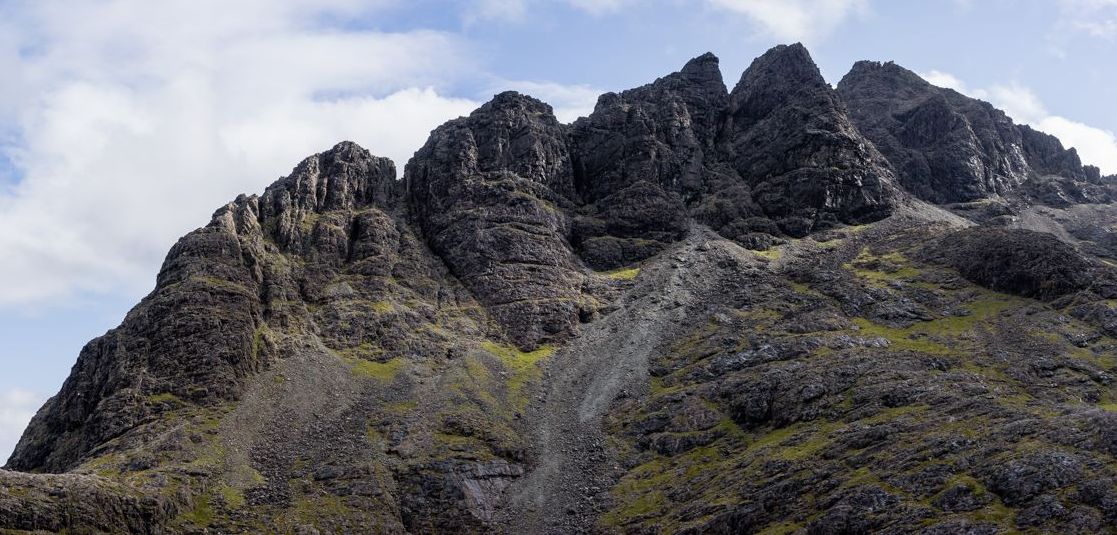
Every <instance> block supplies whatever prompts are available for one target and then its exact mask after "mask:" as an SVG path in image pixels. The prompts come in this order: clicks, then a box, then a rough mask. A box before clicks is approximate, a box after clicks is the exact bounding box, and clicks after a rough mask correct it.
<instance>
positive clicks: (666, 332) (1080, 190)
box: [0, 45, 1117, 533]
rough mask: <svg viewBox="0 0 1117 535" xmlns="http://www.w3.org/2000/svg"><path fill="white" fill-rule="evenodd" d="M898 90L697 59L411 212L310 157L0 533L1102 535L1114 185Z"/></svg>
mask: <svg viewBox="0 0 1117 535" xmlns="http://www.w3.org/2000/svg"><path fill="white" fill-rule="evenodd" d="M909 75H910V76H909ZM913 77H914V75H911V73H909V72H907V71H903V70H902V69H899V68H898V67H894V66H889V65H879V64H858V66H857V67H855V69H854V72H853V73H851V74H850V76H847V78H846V80H843V82H842V84H841V85H840V86H839V88H838V90H836V91H835V90H834V89H832V88H830V87H829V86H828V85H827V84H826V82H825V81H824V80H823V79H822V77H821V75H820V74H819V71H818V69H817V67H816V66H815V65H814V63H813V62H812V61H811V59H810V56H809V54H808V53H807V51H806V49H804V48H803V47H802V46H801V45H793V46H781V47H776V48H774V49H772V50H771V51H769V52H768V53H766V54H765V55H763V56H762V57H760V58H758V59H757V60H756V61H755V62H754V63H753V64H752V65H751V66H750V67H749V69H748V70H747V71H746V72H745V73H744V74H743V76H742V77H741V79H740V82H739V83H738V84H737V85H736V86H735V87H734V88H733V90H732V91H729V90H728V89H727V88H726V86H725V84H724V83H723V81H722V76H721V73H720V71H719V69H718V61H717V58H716V57H714V56H713V55H711V54H706V55H703V56H699V57H697V58H695V59H693V60H691V61H690V62H688V63H687V64H686V65H685V66H684V67H683V68H682V70H681V71H679V72H677V73H673V74H670V75H668V76H665V77H663V78H660V79H659V80H656V81H655V82H653V83H651V84H648V85H646V86H643V87H639V88H635V89H632V90H628V91H623V92H620V93H616V94H612V93H610V94H606V95H603V96H602V97H601V98H600V99H599V101H598V103H597V106H596V108H595V110H594V112H593V113H592V114H591V115H590V116H588V117H585V118H582V119H579V120H578V121H576V122H575V123H573V124H570V125H566V124H562V123H560V122H559V121H558V120H557V119H555V117H554V115H553V112H552V110H551V108H550V107H549V106H548V105H546V104H544V103H542V102H540V101H538V100H535V99H533V98H531V97H528V96H525V95H520V94H517V93H511V92H509V93H502V94H500V95H497V96H496V97H494V99H493V100H492V101H491V102H489V103H487V104H485V105H484V106H482V107H481V108H479V109H478V110H476V111H475V112H473V113H472V114H470V115H469V116H468V117H462V118H459V119H455V120H453V121H450V122H448V123H446V124H445V125H443V126H441V127H439V128H438V129H436V130H435V131H434V132H432V134H431V136H430V138H429V140H428V141H427V143H426V144H425V145H424V146H423V147H421V148H420V149H419V150H418V151H417V152H416V154H415V157H414V158H413V159H412V160H411V161H410V162H408V164H407V166H406V168H405V170H404V172H403V177H402V179H397V178H396V170H395V166H394V165H393V163H392V162H390V161H388V160H386V159H383V158H377V157H375V156H373V155H372V154H370V153H369V152H368V151H366V150H365V149H363V148H361V147H358V146H357V145H355V144H353V143H348V142H346V143H341V144H339V145H337V146H335V147H333V148H332V149H330V150H328V151H325V152H323V153H321V154H317V155H314V156H312V157H310V158H308V159H306V160H305V161H303V162H302V163H301V164H299V165H298V166H297V167H296V168H295V169H294V170H293V171H292V173H291V174H290V176H288V177H286V178H283V179H281V180H279V181H278V182H276V183H275V184H273V185H271V186H270V187H268V188H267V189H266V191H265V192H264V193H263V195H261V196H259V197H257V196H255V195H253V196H241V197H238V198H237V199H236V200H235V201H233V202H231V203H229V204H228V205H226V206H224V207H222V208H220V209H219V210H218V211H217V212H216V213H215V214H214V216H213V219H212V220H211V222H210V223H209V225H207V226H206V227H205V228H202V229H199V230H197V231H195V232H192V233H190V234H189V235H187V236H186V237H184V238H183V239H182V240H180V242H179V243H178V244H176V245H175V246H174V248H172V250H171V251H170V253H169V254H168V256H167V259H166V261H165V262H164V265H163V268H162V269H161V271H160V273H159V276H158V279H157V281H156V287H155V289H154V290H153V292H152V293H151V294H150V295H149V296H148V297H146V298H145V299H144V300H143V301H141V303H140V304H138V305H137V307H136V308H135V309H134V310H133V311H131V312H130V313H129V314H128V316H127V317H126V318H125V320H124V322H123V323H122V324H121V326H120V327H119V328H117V329H114V330H113V331H110V332H109V333H107V334H106V335H105V336H104V337H101V338H98V339H97V340H94V341H93V342H91V343H90V344H89V345H88V346H87V347H86V348H85V349H84V350H83V351H82V354H81V355H80V357H79V359H78V362H77V364H76V365H75V367H74V370H73V372H72V375H71V377H70V378H69V379H68V380H67V381H66V383H65V384H64V385H63V387H62V390H61V391H60V392H59V394H58V395H56V396H55V397H54V398H52V399H51V400H50V401H48V402H47V404H46V405H45V406H44V407H43V408H42V410H41V411H40V412H39V413H38V414H37V415H36V417H35V419H34V420H33V421H32V423H31V425H30V426H29V427H28V430H27V432H26V433H25V435H24V437H23V439H22V440H21V441H20V444H19V446H18V448H17V451H16V453H15V455H13V457H12V458H11V460H10V461H9V463H8V466H7V468H8V470H17V471H18V472H13V471H7V470H6V471H0V529H14V530H48V531H63V530H70V531H75V532H119V531H128V532H136V533H206V532H211V533H212V532H220V533H242V532H243V533H254V532H272V531H274V532H283V533H351V532H367V531H373V532H381V533H463V532H465V533H469V532H477V533H480V532H493V531H497V532H508V533H569V532H580V531H581V532H631V533H659V532H672V533H673V532H680V533H688V532H689V533H739V532H760V531H768V532H780V533H789V532H795V533H861V532H866V531H884V532H891V533H908V532H923V533H954V532H972V533H999V532H1009V531H1012V530H1035V531H1047V532H1076V531H1077V532H1095V531H1103V530H1105V529H1107V528H1108V527H1109V526H1112V525H1117V507H1115V506H1114V504H1117V493H1115V492H1114V488H1117V484H1115V481H1117V469H1115V466H1117V461H1115V459H1117V442H1115V441H1117V434H1114V432H1113V429H1115V428H1117V426H1115V425H1114V424H1117V421H1115V416H1114V415H1115V414H1117V413H1115V412H1114V404H1113V400H1115V399H1117V386H1115V385H1114V382H1113V380H1112V376H1113V373H1114V369H1115V368H1117V338H1114V337H1115V336H1117V308H1114V306H1113V303H1114V300H1115V299H1117V273H1115V272H1114V270H1113V268H1112V267H1111V266H1110V264H1108V263H1107V262H1105V261H1102V260H1101V259H1099V258H1098V255H1109V256H1114V254H1113V252H1117V247H1113V245H1115V244H1117V239H1113V238H1112V236H1111V235H1110V234H1109V231H1108V230H1106V229H1108V228H1110V227H1111V226H1113V225H1114V224H1115V223H1117V208H1114V206H1113V205H1111V204H1105V203H1108V199H1109V197H1108V195H1109V194H1108V193H1107V191H1108V189H1107V188H1108V187H1109V186H1108V184H1110V183H1111V182H1107V180H1111V179H1103V178H1101V177H1100V176H1097V175H1098V173H1096V170H1091V168H1088V167H1083V166H1081V164H1080V163H1079V162H1078V160H1077V156H1076V155H1075V154H1074V153H1073V152H1072V151H1064V150H1063V149H1062V147H1061V146H1060V145H1058V142H1057V141H1054V140H1053V138H1050V137H1047V136H1044V135H1043V134H1039V133H1035V132H1032V131H1030V130H1028V129H1025V128H1023V127H1017V126H1014V125H1012V123H1011V121H1009V120H1008V119H1007V118H1006V117H1004V115H1003V114H1001V113H1000V112H998V111H996V110H993V109H992V108H991V107H988V105H985V104H982V103H978V102H976V101H971V100H969V99H966V98H965V97H962V96H961V95H957V94H954V93H950V92H947V91H945V90H940V89H937V88H934V87H933V86H930V85H929V84H926V83H925V82H922V81H921V80H918V79H917V78H913ZM878 146H879V148H880V150H879V151H878V148H877V147H878ZM1051 188H1055V189H1054V190H1053V189H1051ZM1052 191H1056V192H1057V194H1054V195H1055V197H1051V196H1050V195H1048V194H1049V193H1051V192H1052ZM1045 192H1046V193H1045ZM909 193H910V194H909ZM912 194H913V195H914V196H915V197H918V198H913V196H912ZM920 198H921V199H923V200H919V199H920ZM1052 199H1055V200H1052ZM924 201H932V202H937V203H949V204H948V206H946V207H945V208H940V207H937V206H934V205H932V204H928V203H927V202H924ZM963 201H965V202H963ZM1037 201H1040V202H1042V203H1047V204H1046V205H1045V204H1037ZM1083 201H1088V202H1089V204H1082V203H1083ZM1052 205H1055V206H1052ZM948 210H949V211H948ZM1011 227H1027V228H1032V229H1044V230H1046V231H1047V232H1048V233H1037V232H1034V231H1032V230H1022V229H1020V228H1011Z"/></svg>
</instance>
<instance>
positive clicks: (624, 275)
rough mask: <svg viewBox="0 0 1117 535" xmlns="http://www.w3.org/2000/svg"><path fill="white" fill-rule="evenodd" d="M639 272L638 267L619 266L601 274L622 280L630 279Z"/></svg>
mask: <svg viewBox="0 0 1117 535" xmlns="http://www.w3.org/2000/svg"><path fill="white" fill-rule="evenodd" d="M639 274H640V268H638V267H633V268H620V269H614V270H612V271H606V272H605V273H602V275H604V276H605V277H607V278H610V279H613V280H622V281H630V280H632V279H635V278H636V276H637V275H639Z"/></svg>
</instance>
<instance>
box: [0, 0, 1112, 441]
mask: <svg viewBox="0 0 1117 535" xmlns="http://www.w3.org/2000/svg"><path fill="white" fill-rule="evenodd" d="M797 41H798V42H803V43H804V44H806V45H807V47H808V48H809V49H810V51H811V53H812V55H813V56H814V58H815V60H816V62H818V64H819V67H820V69H821V70H822V73H823V75H824V76H825V77H826V79H827V80H828V81H829V82H830V83H831V84H837V82H838V81H839V80H840V79H841V77H842V76H843V75H844V74H845V73H846V72H847V71H848V69H849V68H850V66H852V64H853V63H854V62H855V61H857V60H861V59H872V60H881V61H888V60H891V61H896V62H897V63H899V64H901V65H903V66H905V67H907V68H909V69H911V70H913V71H916V72H918V73H920V74H921V75H923V76H924V77H925V78H927V79H928V80H930V81H931V82H932V83H935V84H937V85H941V86H944V87H951V88H954V89H957V90H959V91H961V92H963V93H966V94H969V95H972V96H975V97H978V98H982V99H984V100H988V101H990V102H992V103H993V104H995V105H997V106H998V107H1000V108H1002V109H1005V110H1006V111H1007V112H1008V113H1009V115H1010V116H1012V117H1013V118H1015V119H1016V120H1017V122H1021V123H1027V124H1030V125H1033V126H1035V127H1036V128H1038V129H1040V130H1044V131H1046V132H1048V133H1051V134H1053V135H1056V136H1057V137H1059V138H1060V139H1061V140H1062V141H1063V142H1064V144H1065V145H1068V146H1074V147H1075V148H1077V149H1078V151H1079V153H1080V154H1081V155H1082V157H1083V159H1084V160H1085V161H1086V163H1090V164H1093V165H1097V166H1099V167H1101V168H1102V170H1103V171H1104V172H1106V173H1117V138H1115V136H1114V132H1117V105H1114V98H1113V95H1114V92H1115V88H1117V69H1115V68H1114V67H1115V66H1117V64H1115V62H1114V60H1113V58H1117V0H927V1H921V2H896V1H892V0H686V1H684V0H461V1H448V0H442V1H436V0H238V1H236V2H229V1H227V0H221V1H218V0H160V1H159V2H151V1H149V0H88V1H86V0H72V1H61V0H28V1H20V0H0V72H3V73H4V74H3V76H2V77H0V280H4V281H7V284H6V285H5V287H4V289H3V291H0V341H2V343H0V459H4V458H6V457H7V455H8V454H9V453H10V452H11V450H12V448H13V447H14V446H15V443H16V441H17V440H18V437H19V435H20V434H21V432H22V429H23V428H24V426H25V425H26V423H27V421H28V420H29V419H30V418H31V416H32V415H33V414H34V412H35V411H36V410H38V408H39V407H40V406H41V405H42V403H43V402H44V401H45V400H46V399H47V398H48V397H49V396H51V395H53V394H54V393H55V392H57V390H58V388H59V387H60V386H61V384H62V381H63V380H64V379H65V377H66V376H67V374H68V373H69V369H70V367H71V366H72V365H73V363H74V361H75V359H76V358H77V355H78V352H79V351H80V349H81V347H82V346H83V345H84V344H85V343H86V342H87V341H89V340H90V339H92V338H94V337H96V336H99V335H101V334H103V333H104V332H105V331H106V330H108V329H111V328H113V327H115V326H116V325H117V324H119V323H120V321H121V319H122V318H123V317H124V314H125V313H126V312H127V310H128V309H129V308H130V307H131V306H133V305H134V304H135V303H136V302H137V301H138V300H139V299H141V298H142V297H143V296H144V295H145V294H147V293H148V292H150V291H151V289H152V288H153V286H154V282H155V274H156V273H157V271H158V269H159V265H160V263H161V262H162V260H163V257H164V255H165V254H166V251H167V250H168V249H169V248H170V247H171V245H173V244H174V242H175V241H176V240H177V239H178V238H179V237H180V236H182V235H183V234H186V233H187V232H189V231H191V230H193V229H195V228H197V227H200V226H202V225H204V224H206V223H207V222H208V220H209V217H210V215H211V214H212V213H213V211H214V210H215V209H216V208H217V207H219V206H221V205H223V204H224V203H226V202H228V201H229V200H231V199H233V198H234V197H236V195H237V194H239V193H259V192H261V191H263V189H264V187H266V186H267V185H268V184H270V183H271V182H273V181H274V180H275V179H277V178H278V177H280V176H283V175H285V174H287V173H289V172H290V170H291V169H292V168H293V167H294V166H295V164H297V163H298V162H299V161H300V160H301V159H302V158H304V157H306V156H308V155H310V154H313V153H315V152H319V151H322V150H325V149H327V148H329V147H330V146H332V145H333V144H335V143H336V142H338V141H341V140H344V139H349V140H353V141H356V142H358V143H360V144H361V145H362V146H364V147H366V148H368V149H369V150H371V151H372V152H373V153H374V154H377V155H380V156H388V157H390V158H392V159H393V160H394V161H395V162H396V165H397V167H399V168H400V169H402V167H403V165H404V163H405V162H406V161H407V159H408V158H410V156H411V154H412V153H413V152H414V151H415V150H416V149H418V148H419V147H420V146H421V145H422V143H423V141H424V140H425V138H426V136H427V134H428V133H429V132H430V130H432V129H433V128H435V127H436V126H438V125H439V124H441V123H442V122H444V121H446V120H448V119H451V118H454V117H457V116H460V115H465V114H468V113H469V112H470V111H471V110H472V109H474V108H475V107H477V106H478V105H480V104H481V103H483V102H485V101H486V100H487V99H489V98H490V97H491V96H492V95H493V94H495V93H498V92H500V91H503V90H507V89H513V90H517V91H520V92H523V93H527V94H531V95H533V96H535V97H537V98H540V99H542V100H544V101H546V102H548V103H550V104H551V105H552V106H554V108H555V111H556V114H557V115H558V117H559V118H560V119H561V120H563V121H571V120H573V119H575V118H577V117H578V116H581V115H585V114H587V113H589V111H590V110H592V108H593V104H594V102H595V101H596V98H597V95H599V94H600V93H603V92H606V91H619V90H623V89H627V88H630V87H635V86H638V85H642V84H644V83H647V82H650V81H652V80H654V79H655V78H657V77H659V76H663V75H665V74H668V73H670V72H673V71H675V70H677V69H678V68H679V67H681V66H682V65H683V64H684V63H685V62H686V61H687V60H688V59H690V58H692V57H695V56H698V55H700V54H702V53H704V52H707V51H711V52H714V53H715V54H716V55H718V56H719V57H720V58H721V68H722V72H723V75H724V77H725V81H726V84H727V85H729V87H730V89H731V88H732V86H733V85H734V84H735V83H736V81H737V80H738V79H739V78H740V76H741V73H742V72H743V71H744V70H745V68H747V67H748V65H749V63H750V62H751V61H752V59H753V58H755V57H756V56H758V55H760V54H762V53H763V52H764V51H765V50H767V49H768V48H770V47H772V46H774V45H776V44H780V43H791V42H797Z"/></svg>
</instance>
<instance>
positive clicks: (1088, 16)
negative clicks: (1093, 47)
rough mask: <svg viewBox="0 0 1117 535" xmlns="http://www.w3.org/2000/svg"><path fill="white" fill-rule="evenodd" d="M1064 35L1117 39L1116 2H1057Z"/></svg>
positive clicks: (1066, 0) (1078, 0) (1100, 0)
mask: <svg viewBox="0 0 1117 535" xmlns="http://www.w3.org/2000/svg"><path fill="white" fill-rule="evenodd" d="M1059 4H1060V8H1061V20H1060V21H1059V22H1058V26H1059V27H1060V28H1061V29H1062V31H1063V32H1064V33H1065V32H1067V31H1071V32H1082V33H1085V34H1086V35H1089V36H1092V37H1101V38H1105V39H1114V38H1117V0H1059Z"/></svg>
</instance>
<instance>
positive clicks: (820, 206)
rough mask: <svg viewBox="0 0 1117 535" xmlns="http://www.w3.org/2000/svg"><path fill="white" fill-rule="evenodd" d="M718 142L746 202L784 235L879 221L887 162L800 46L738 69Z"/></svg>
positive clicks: (887, 202) (888, 187)
mask: <svg viewBox="0 0 1117 535" xmlns="http://www.w3.org/2000/svg"><path fill="white" fill-rule="evenodd" d="M722 139H723V140H724V146H725V149H726V151H727V153H728V155H727V161H729V162H730V163H731V164H732V166H733V168H734V170H736V172H737V173H738V174H739V175H740V176H741V177H742V178H743V179H744V181H745V182H746V183H747V184H748V186H749V187H750V188H751V190H752V198H753V200H754V201H755V202H756V204H757V205H758V206H759V207H760V208H761V209H762V210H763V211H764V214H765V215H767V216H768V217H769V218H771V219H773V220H774V221H776V223H777V224H779V225H780V227H781V229H782V230H784V231H785V232H787V233H789V234H791V235H794V236H802V235H805V234H806V233H807V232H810V231H811V230H813V229H816V228H825V227H826V226H829V225H831V224H833V223H836V222H843V223H856V222H864V221H873V220H876V219H880V218H882V217H885V216H887V215H888V214H889V213H890V210H891V206H892V204H893V203H894V202H895V198H896V196H897V192H896V190H895V189H894V186H893V182H894V177H893V176H892V172H891V170H890V169H889V168H888V164H887V162H885V161H884V158H883V157H881V156H880V154H879V153H877V151H876V150H875V149H874V148H873V146H872V144H871V143H869V142H868V141H866V140H865V138H863V137H861V134H860V133H859V132H858V131H857V129H856V128H855V127H854V126H853V123H852V122H851V121H850V119H849V117H847V115H846V111H845V106H844V105H843V104H842V102H841V100H840V99H839V97H838V95H837V93H835V92H834V90H832V89H831V88H830V86H829V85H828V84H827V83H826V81H825V80H823V78H822V75H821V74H820V73H819V71H818V67H816V66H815V64H814V62H813V61H812V60H811V58H810V55H809V54H808V53H807V50H806V49H805V48H804V47H803V46H802V45H792V46H780V47H776V48H774V49H772V50H770V51H768V52H767V53H766V54H764V55H763V56H761V57H760V58H757V59H756V61H754V62H753V64H752V65H751V66H750V67H749V68H748V70H747V71H745V74H744V76H742V77H741V81H740V82H739V83H738V84H737V87H736V88H734V89H733V92H732V93H731V94H730V96H729V110H728V124H727V126H726V129H725V132H724V134H723V138H722Z"/></svg>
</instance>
